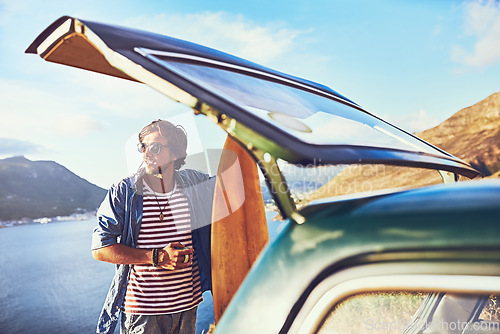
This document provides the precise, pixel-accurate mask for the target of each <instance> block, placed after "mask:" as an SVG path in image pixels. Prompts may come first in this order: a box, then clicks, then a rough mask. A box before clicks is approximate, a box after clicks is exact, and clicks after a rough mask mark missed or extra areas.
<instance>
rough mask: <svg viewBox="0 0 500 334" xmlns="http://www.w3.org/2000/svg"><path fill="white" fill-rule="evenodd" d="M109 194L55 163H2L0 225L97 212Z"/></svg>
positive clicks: (16, 160)
mask: <svg viewBox="0 0 500 334" xmlns="http://www.w3.org/2000/svg"><path fill="white" fill-rule="evenodd" d="M105 195H106V190H104V189H102V188H100V187H98V186H96V185H93V184H91V183H90V182H88V181H86V180H84V179H82V178H81V177H79V176H77V175H75V174H74V173H72V172H71V171H69V170H68V169H67V168H65V167H63V166H61V165H59V164H57V163H56V162H53V161H31V160H28V159H26V158H24V157H13V158H7V159H3V160H0V221H7V220H20V219H22V218H41V217H56V216H66V215H71V214H73V213H77V212H83V211H91V210H95V209H97V207H98V206H99V204H100V203H101V201H102V200H103V198H104V196H105Z"/></svg>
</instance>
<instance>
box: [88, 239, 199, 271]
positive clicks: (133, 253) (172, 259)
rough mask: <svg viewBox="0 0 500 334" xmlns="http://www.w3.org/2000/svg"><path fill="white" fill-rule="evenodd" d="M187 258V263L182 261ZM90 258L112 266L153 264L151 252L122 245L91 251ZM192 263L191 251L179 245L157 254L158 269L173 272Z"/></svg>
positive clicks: (171, 246) (176, 244)
mask: <svg viewBox="0 0 500 334" xmlns="http://www.w3.org/2000/svg"><path fill="white" fill-rule="evenodd" d="M186 255H187V256H188V261H187V262H186V263H185V262H184V260H185V258H186ZM92 256H93V257H94V259H96V260H98V261H104V262H110V263H114V264H136V265H144V264H153V250H152V249H141V248H133V247H129V246H126V245H123V244H113V245H110V246H106V247H102V248H98V249H94V250H92ZM192 261H193V249H192V248H186V249H184V245H182V244H181V243H171V244H168V245H167V246H166V247H164V248H162V249H161V250H160V251H159V253H158V267H161V268H164V269H169V270H175V269H181V268H186V267H189V266H190V265H191V263H192Z"/></svg>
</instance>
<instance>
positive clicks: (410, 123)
mask: <svg viewBox="0 0 500 334" xmlns="http://www.w3.org/2000/svg"><path fill="white" fill-rule="evenodd" d="M62 15H70V16H75V17H78V18H82V19H86V20H91V21H101V22H105V23H110V24H118V25H123V26H129V27H134V28H140V29H144V30H150V31H154V32H158V33H162V34H165V35H170V36H173V37H177V38H181V39H187V40H190V41H193V42H196V43H200V44H203V45H206V46H210V47H214V48H217V49H220V50H223V51H225V52H228V53H231V54H234V55H237V56H240V57H243V58H247V59H249V60H252V61H255V62H257V63H260V64H262V65H265V66H269V67H272V68H274V69H277V70H280V71H283V72H286V73H289V74H293V75H296V76H300V77H303V78H306V79H310V80H313V81H317V82H319V83H322V84H325V85H327V86H330V87H331V88H333V89H334V90H336V91H338V92H340V93H341V94H343V95H345V96H347V97H348V98H350V99H352V100H354V101H356V102H357V103H359V104H360V105H362V106H363V107H364V108H366V109H367V110H368V111H370V112H372V113H374V114H376V115H378V116H380V117H382V118H384V119H386V120H388V121H390V122H392V123H394V124H396V125H398V126H400V127H402V128H404V129H406V130H409V131H420V130H424V129H427V128H430V127H432V126H434V125H437V124H439V123H440V122H441V121H443V120H445V119H447V118H448V117H450V116H451V115H452V114H454V113H455V112H457V111H458V110H460V109H462V108H465V107H468V106H471V105H473V104H475V103H476V102H479V101H480V100H482V99H484V98H486V97H487V96H489V95H490V94H493V93H495V92H498V91H500V85H499V83H500V80H499V79H498V78H500V2H499V1H444V0H434V1H432V0H428V1H416V0H414V1H404V0H393V1H390V0H380V1H368V0H366V1H348V0H345V1H335V0H329V1H327V0H312V1H301V0H287V1H282V0H274V1H269V0H267V1H261V0H254V1H215V0H214V1H206V0H205V1H200V0H188V1H179V0H176V1H170V0H162V1H131V0H120V1H115V0H108V1H97V0H87V1H51V0H47V1H43V2H41V1H35V0H17V1H10V0H0V47H1V50H2V52H1V53H0V101H1V106H0V116H1V122H0V158H3V157H8V156H12V155H25V156H26V157H27V158H29V159H32V160H55V161H56V162H58V163H60V164H63V165H64V166H66V167H68V168H69V169H70V170H72V171H73V172H75V173H77V174H78V175H79V176H82V177H83V178H85V179H87V180H89V181H90V182H92V183H95V184H97V185H99V186H102V187H105V188H107V187H108V186H109V185H111V184H112V183H113V182H116V181H118V180H119V179H120V178H122V177H124V176H126V175H127V174H128V173H129V171H130V169H131V168H130V167H129V166H131V165H133V163H131V162H130V159H132V160H133V159H135V158H130V156H129V154H128V153H126V152H128V151H127V150H128V147H129V146H133V145H132V142H133V141H134V134H135V133H136V132H137V131H138V130H139V129H140V128H142V126H143V125H145V124H147V123H149V122H150V121H151V120H153V119H157V118H167V117H168V115H173V114H177V113H178V111H179V110H181V109H182V108H181V106H179V105H178V104H176V103H173V102H171V101H170V100H168V99H167V98H165V97H163V96H161V95H160V94H159V93H157V92H156V91H153V90H152V89H150V88H148V87H146V86H144V85H139V84H136V83H130V82H125V81H124V80H119V79H115V78H107V77H105V76H102V75H98V74H94V73H90V72H87V71H82V70H78V69H73V68H69V67H66V66H61V65H57V64H51V63H47V62H45V61H43V60H41V59H40V58H39V57H38V56H35V55H27V54H24V50H25V49H26V48H27V47H28V45H29V44H30V43H31V42H32V41H33V40H34V39H35V37H36V36H37V35H38V34H39V33H40V32H41V31H42V30H43V29H45V28H46V27H47V26H48V25H49V24H50V23H52V22H53V21H54V20H56V19H57V18H58V17H60V16H62ZM188 120H189V121H190V122H194V121H192V120H191V118H188ZM193 124H194V123H193ZM196 124H197V126H198V127H199V126H202V127H203V126H204V125H203V123H202V124H201V125H200V124H199V123H196ZM202 132H203V131H202ZM126 143H128V144H126ZM195 146H196V145H195ZM197 149H198V147H197V146H196V147H194V148H193V150H194V151H196V150H197Z"/></svg>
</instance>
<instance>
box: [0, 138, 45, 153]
mask: <svg viewBox="0 0 500 334" xmlns="http://www.w3.org/2000/svg"><path fill="white" fill-rule="evenodd" d="M43 151H45V148H44V147H43V146H41V145H37V144H34V143H31V142H29V141H24V140H19V139H14V138H0V156H14V155H26V154H33V153H40V152H43Z"/></svg>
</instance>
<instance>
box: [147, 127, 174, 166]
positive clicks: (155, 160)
mask: <svg viewBox="0 0 500 334" xmlns="http://www.w3.org/2000/svg"><path fill="white" fill-rule="evenodd" d="M142 144H143V145H144V148H145V150H144V151H143V153H142V159H143V161H144V164H145V167H146V172H147V173H148V174H158V172H159V167H161V170H162V173H165V172H172V171H173V166H174V164H173V163H174V161H175V160H176V159H177V157H176V156H174V155H173V154H172V153H171V151H170V148H169V147H166V146H168V142H167V139H166V138H164V137H162V136H161V135H160V133H159V132H152V133H150V134H148V135H146V136H144V138H143V140H142ZM155 144H159V145H161V146H160V147H159V148H160V150H159V152H158V154H153V152H151V151H154V150H152V149H151V147H152V146H154V145H155ZM170 167H171V168H172V171H171V170H170Z"/></svg>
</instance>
